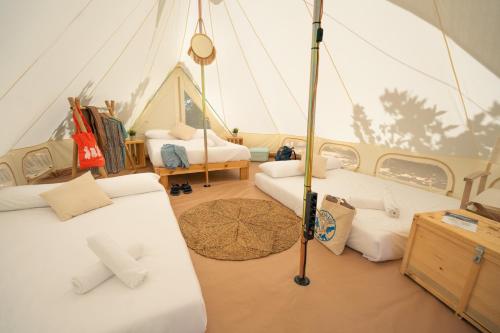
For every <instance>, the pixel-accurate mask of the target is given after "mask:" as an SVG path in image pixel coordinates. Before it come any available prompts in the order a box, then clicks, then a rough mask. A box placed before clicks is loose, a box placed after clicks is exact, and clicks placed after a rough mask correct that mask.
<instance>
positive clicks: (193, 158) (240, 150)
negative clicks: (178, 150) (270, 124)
mask: <svg viewBox="0 0 500 333" xmlns="http://www.w3.org/2000/svg"><path fill="white" fill-rule="evenodd" d="M165 144H173V145H179V146H183V147H185V148H186V152H187V156H188V161H189V163H190V164H202V163H204V162H205V150H204V148H203V139H192V140H167V139H148V140H147V141H146V147H147V149H148V154H149V159H150V160H151V163H152V164H153V165H154V166H155V167H163V166H164V165H163V161H162V159H161V147H162V146H163V145H165ZM249 159H250V150H249V149H248V148H247V147H245V146H242V145H237V144H234V143H231V142H228V141H223V142H221V143H220V144H219V145H217V146H213V147H208V163H221V162H228V161H241V160H249Z"/></svg>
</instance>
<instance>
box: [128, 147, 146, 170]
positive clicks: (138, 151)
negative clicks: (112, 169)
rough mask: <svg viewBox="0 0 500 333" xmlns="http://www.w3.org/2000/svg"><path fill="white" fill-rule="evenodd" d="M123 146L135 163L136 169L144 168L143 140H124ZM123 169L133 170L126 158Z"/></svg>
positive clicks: (144, 152)
mask: <svg viewBox="0 0 500 333" xmlns="http://www.w3.org/2000/svg"><path fill="white" fill-rule="evenodd" d="M125 145H126V146H127V148H128V150H129V151H130V153H131V155H132V158H133V160H134V163H135V167H136V168H145V167H146V149H145V146H144V140H126V141H125ZM125 167H126V168H127V169H129V170H130V169H133V167H132V165H131V164H130V162H129V160H128V158H127V159H125Z"/></svg>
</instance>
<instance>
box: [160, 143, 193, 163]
mask: <svg viewBox="0 0 500 333" xmlns="http://www.w3.org/2000/svg"><path fill="white" fill-rule="evenodd" d="M161 159H162V161H163V164H164V165H165V167H166V168H167V169H175V168H178V167H180V168H189V161H188V158H187V153H186V148H185V147H183V146H177V145H171V144H166V145H163V146H162V147H161Z"/></svg>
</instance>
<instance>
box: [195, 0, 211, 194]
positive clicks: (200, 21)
mask: <svg viewBox="0 0 500 333" xmlns="http://www.w3.org/2000/svg"><path fill="white" fill-rule="evenodd" d="M198 32H199V33H200V34H201V33H203V18H202V11H201V0H198ZM200 68H201V108H202V111H203V146H204V149H205V156H204V157H205V184H204V185H203V186H204V187H210V181H209V178H208V138H207V123H208V118H207V107H206V101H205V65H204V64H203V62H202V63H201V64H200Z"/></svg>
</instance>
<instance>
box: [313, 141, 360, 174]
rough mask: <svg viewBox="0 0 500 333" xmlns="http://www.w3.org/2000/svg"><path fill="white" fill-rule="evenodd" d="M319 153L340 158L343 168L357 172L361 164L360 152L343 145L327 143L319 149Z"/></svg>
mask: <svg viewBox="0 0 500 333" xmlns="http://www.w3.org/2000/svg"><path fill="white" fill-rule="evenodd" d="M319 153H320V154H321V155H323V156H334V157H336V158H338V159H339V160H340V161H341V162H342V166H343V167H344V168H346V169H349V170H357V169H358V168H359V164H360V162H361V158H360V155H359V152H358V151H357V150H356V149H355V148H354V147H352V146H349V145H345V144H341V143H333V142H325V143H323V144H322V145H321V147H320V148H319Z"/></svg>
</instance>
